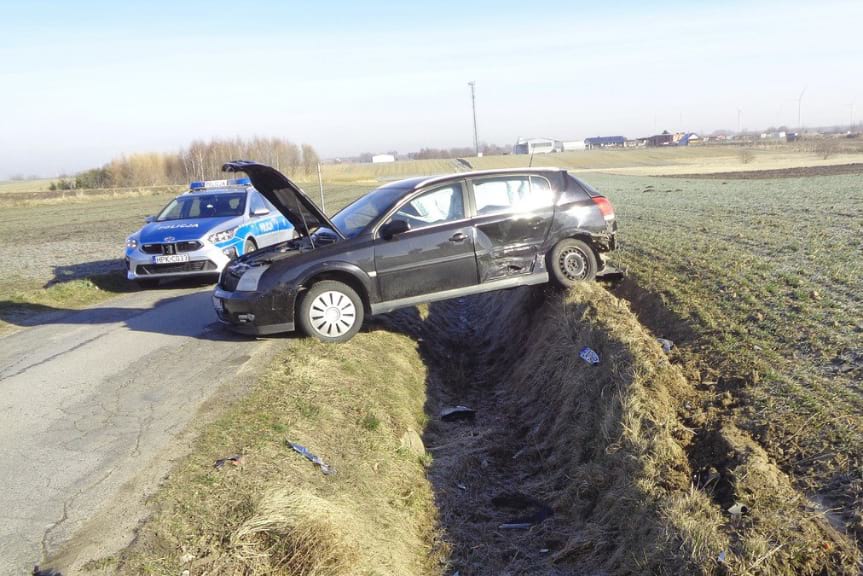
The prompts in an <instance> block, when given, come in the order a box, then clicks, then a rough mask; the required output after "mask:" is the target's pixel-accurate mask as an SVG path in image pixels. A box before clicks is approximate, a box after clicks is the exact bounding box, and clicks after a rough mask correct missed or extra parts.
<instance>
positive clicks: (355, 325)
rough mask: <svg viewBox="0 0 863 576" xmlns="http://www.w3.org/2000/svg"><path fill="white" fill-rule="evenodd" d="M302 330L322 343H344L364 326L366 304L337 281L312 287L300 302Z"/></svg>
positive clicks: (352, 290) (351, 290) (350, 289)
mask: <svg viewBox="0 0 863 576" xmlns="http://www.w3.org/2000/svg"><path fill="white" fill-rule="evenodd" d="M299 312H300V314H299V316H300V318H299V321H300V327H301V328H302V329H303V332H305V333H306V334H307V335H309V336H313V337H315V338H317V339H318V340H320V341H321V342H345V341H347V340H350V339H351V338H353V336H354V334H356V333H357V332H359V330H360V328H361V327H362V325H363V301H362V300H361V299H360V297H359V296H358V295H357V293H356V292H355V291H354V289H353V288H351V287H350V286H348V285H347V284H342V283H341V282H336V281H334V280H324V281H322V282H318V283H316V284H313V285H312V287H311V288H309V290H308V292H306V294H305V295H304V297H303V300H302V302H301V303H300V310H299Z"/></svg>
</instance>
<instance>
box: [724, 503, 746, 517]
mask: <svg viewBox="0 0 863 576" xmlns="http://www.w3.org/2000/svg"><path fill="white" fill-rule="evenodd" d="M748 512H749V506H747V505H746V504H741V503H740V502H735V503H734V505H733V506H732V507H731V508H729V509H728V513H729V514H731V515H732V516H740V515H742V514H746V513H748Z"/></svg>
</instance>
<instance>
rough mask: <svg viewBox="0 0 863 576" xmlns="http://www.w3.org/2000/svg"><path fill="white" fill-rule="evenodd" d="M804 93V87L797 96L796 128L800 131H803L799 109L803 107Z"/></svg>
mask: <svg viewBox="0 0 863 576" xmlns="http://www.w3.org/2000/svg"><path fill="white" fill-rule="evenodd" d="M804 94H806V88H805V87H804V88H803V90H802V91H801V92H800V96H798V97H797V129H798V130H800V133H801V134H802V133H803V121H802V118H803V117H802V116H801V110H802V109H803V95H804Z"/></svg>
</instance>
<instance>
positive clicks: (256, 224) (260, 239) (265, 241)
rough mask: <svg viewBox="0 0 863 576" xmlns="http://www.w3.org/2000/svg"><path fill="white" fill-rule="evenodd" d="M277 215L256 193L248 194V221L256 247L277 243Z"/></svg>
mask: <svg viewBox="0 0 863 576" xmlns="http://www.w3.org/2000/svg"><path fill="white" fill-rule="evenodd" d="M278 220H279V213H278V211H276V210H275V209H274V208H273V207H272V205H270V203H269V202H267V201H266V199H265V198H264V197H263V196H261V195H260V194H259V193H258V192H251V193H250V194H249V221H250V223H251V230H252V235H253V236H254V237H255V239H256V241H257V244H258V247H259V248H263V247H264V246H269V245H270V244H275V243H276V242H278V241H279V222H278Z"/></svg>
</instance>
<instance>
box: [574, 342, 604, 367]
mask: <svg viewBox="0 0 863 576" xmlns="http://www.w3.org/2000/svg"><path fill="white" fill-rule="evenodd" d="M578 355H579V356H581V359H582V360H584V361H585V362H587V363H588V364H590V365H591V366H599V354H597V353H596V352H594V351H593V350H592V349H590V348H588V347H587V346H585V347H584V348H582V349H581V352H579V353H578Z"/></svg>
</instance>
